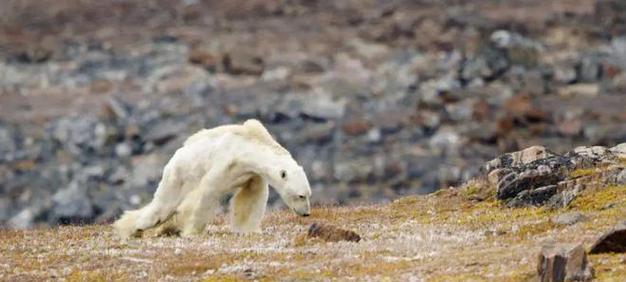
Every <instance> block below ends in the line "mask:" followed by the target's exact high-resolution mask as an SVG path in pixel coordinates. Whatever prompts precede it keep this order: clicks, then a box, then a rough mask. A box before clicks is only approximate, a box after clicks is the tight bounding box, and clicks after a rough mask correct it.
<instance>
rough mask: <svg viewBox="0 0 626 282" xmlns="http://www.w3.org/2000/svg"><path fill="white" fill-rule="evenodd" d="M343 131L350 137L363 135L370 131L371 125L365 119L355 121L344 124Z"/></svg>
mask: <svg viewBox="0 0 626 282" xmlns="http://www.w3.org/2000/svg"><path fill="white" fill-rule="evenodd" d="M341 129H342V130H343V132H345V133H346V134H348V135H353V136H355V135H361V134H364V133H366V132H367V131H368V130H369V129H370V123H369V122H368V121H367V120H365V119H353V120H349V121H346V122H344V124H343V125H342V126H341Z"/></svg>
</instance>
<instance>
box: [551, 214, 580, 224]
mask: <svg viewBox="0 0 626 282" xmlns="http://www.w3.org/2000/svg"><path fill="white" fill-rule="evenodd" d="M584 219H585V216H584V215H583V214H582V213H579V212H568V213H564V214H559V215H557V216H555V217H553V218H552V222H553V223H555V224H558V225H574V224H576V223H578V222H580V221H582V220H584Z"/></svg>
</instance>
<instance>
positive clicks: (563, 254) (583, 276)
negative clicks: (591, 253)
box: [537, 244, 593, 282]
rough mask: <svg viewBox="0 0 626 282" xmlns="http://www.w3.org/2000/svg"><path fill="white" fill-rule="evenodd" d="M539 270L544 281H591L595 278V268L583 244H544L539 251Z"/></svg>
mask: <svg viewBox="0 0 626 282" xmlns="http://www.w3.org/2000/svg"><path fill="white" fill-rule="evenodd" d="M537 271H538V274H539V280H540V281H542V282H556V281H589V280H591V278H593V268H592V267H591V264H590V263H589V261H588V260H587V254H586V253H585V249H584V247H583V245H582V244H578V245H574V246H571V245H547V246H544V247H543V248H542V249H541V253H539V263H538V265H537Z"/></svg>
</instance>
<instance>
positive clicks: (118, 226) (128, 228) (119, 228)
mask: <svg viewBox="0 0 626 282" xmlns="http://www.w3.org/2000/svg"><path fill="white" fill-rule="evenodd" d="M142 209H143V208H142ZM142 209H138V210H132V211H126V212H124V214H123V215H122V217H120V219H118V220H117V221H115V223H113V228H114V229H115V231H116V233H117V235H118V236H120V237H121V238H122V239H124V240H126V239H128V238H130V237H135V236H137V234H138V231H139V230H137V227H136V226H137V219H138V218H139V215H140V214H141V210H142Z"/></svg>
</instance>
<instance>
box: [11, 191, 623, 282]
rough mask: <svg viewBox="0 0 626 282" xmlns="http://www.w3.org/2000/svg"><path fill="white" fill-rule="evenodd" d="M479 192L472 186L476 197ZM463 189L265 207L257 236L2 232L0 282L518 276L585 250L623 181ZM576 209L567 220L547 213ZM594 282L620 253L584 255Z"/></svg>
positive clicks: (615, 277)
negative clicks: (347, 236)
mask: <svg viewBox="0 0 626 282" xmlns="http://www.w3.org/2000/svg"><path fill="white" fill-rule="evenodd" d="M475 192H477V191H473V192H472V193H474V194H475ZM467 195H468V193H467V192H464V191H463V190H452V189H447V190H443V191H441V192H438V193H435V194H432V195H428V196H414V197H406V198H402V199H399V200H396V201H394V202H393V203H391V204H388V205H372V206H361V207H318V208H316V209H314V211H313V213H312V216H311V217H309V218H299V217H296V216H294V215H292V214H290V213H288V212H283V211H276V212H272V213H270V214H268V216H266V219H265V221H264V231H263V233H262V234H251V235H234V234H231V233H230V232H228V228H227V226H225V224H224V220H223V218H221V219H219V220H217V221H216V222H217V225H211V226H210V227H209V228H208V233H207V234H206V235H204V236H201V237H199V238H192V239H190V238H179V237H161V238H145V239H138V240H132V241H129V242H122V241H120V240H118V239H117V238H116V237H115V236H114V235H113V233H112V230H111V227H110V226H102V225H92V226H68V227H59V228H52V229H35V230H25V231H18V230H5V231H0V253H1V254H2V255H1V256H0V280H9V281H19V280H30V281H41V280H49V279H51V280H56V279H61V278H62V279H65V280H67V281H115V280H117V281H136V280H171V281H197V280H201V281H239V280H246V279H249V280H259V281H276V280H281V281H320V280H322V281H324V280H348V279H350V278H352V279H357V280H371V281H385V280H388V281H405V280H408V279H409V278H411V277H415V278H419V279H422V280H425V281H485V280H488V281H527V280H529V279H533V277H534V273H535V271H536V259H537V253H538V251H539V250H540V248H541V246H542V245H543V244H546V243H550V242H563V243H574V242H583V243H584V244H585V246H586V247H589V246H590V245H591V243H592V242H593V241H594V240H595V239H596V238H597V237H598V236H599V235H601V234H602V233H603V232H604V231H606V230H608V229H610V228H611V227H612V226H614V225H615V224H616V223H618V222H619V221H620V220H623V219H624V215H626V187H624V186H611V187H605V188H602V189H596V190H589V191H584V192H583V193H582V195H580V197H579V198H577V199H576V200H575V201H574V202H573V203H572V204H571V207H569V208H566V209H562V210H548V209H543V208H518V209H509V208H504V207H502V206H500V204H499V203H497V202H495V201H493V200H490V199H487V200H483V201H472V200H468V197H467ZM572 210H577V211H580V212H581V213H583V214H584V215H585V217H586V219H585V220H584V221H582V222H580V223H578V224H575V225H571V226H560V225H556V224H554V223H552V220H551V218H552V217H554V216H556V215H558V214H560V213H565V212H570V211H572ZM313 222H326V223H331V224H336V225H338V226H341V227H343V228H347V229H351V230H354V231H356V232H357V233H359V234H360V235H361V236H362V237H363V240H362V241H361V242H359V243H350V242H339V243H324V242H321V241H315V240H312V241H306V240H305V241H302V240H300V241H299V242H295V241H297V237H298V235H300V234H303V233H304V232H306V229H307V227H308V225H309V224H311V223H313ZM590 260H591V263H592V264H593V265H594V266H595V269H596V276H597V277H598V278H599V280H606V281H624V279H626V264H625V261H626V255H622V254H604V255H593V256H590Z"/></svg>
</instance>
